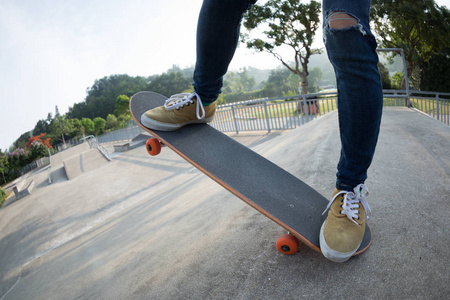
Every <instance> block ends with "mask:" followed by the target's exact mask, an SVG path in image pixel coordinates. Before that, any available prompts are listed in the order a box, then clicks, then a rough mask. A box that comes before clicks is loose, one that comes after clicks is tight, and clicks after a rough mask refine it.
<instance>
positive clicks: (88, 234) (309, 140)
mask: <svg viewBox="0 0 450 300" xmlns="http://www.w3.org/2000/svg"><path fill="white" fill-rule="evenodd" d="M233 137H235V138H237V139H238V140H241V141H242V142H244V143H246V144H247V145H250V146H251V147H252V148H253V149H254V150H255V151H257V152H259V153H260V154H262V155H263V156H265V157H267V158H269V159H270V160H272V161H274V162H275V163H277V164H279V165H280V166H281V167H283V168H285V169H286V170H288V171H289V172H291V173H293V174H294V175H296V176H298V177H299V178H301V179H303V180H304V181H306V182H307V183H308V184H310V185H311V186H313V187H314V188H316V189H317V190H318V191H319V192H321V193H322V194H324V195H326V196H329V195H330V193H331V192H332V190H333V182H334V176H335V166H336V163H337V159H338V157H339V138H338V126H337V114H336V112H333V113H330V114H328V115H326V116H324V117H321V118H319V119H317V120H315V121H312V122H310V123H308V124H306V125H303V126H302V127H300V128H297V129H295V130H292V131H289V132H285V133H283V134H279V133H273V134H271V135H268V134H264V133H262V134H261V135H255V134H254V133H252V134H246V133H242V134H239V135H238V136H234V135H233ZM449 149H450V127H448V126H446V125H444V124H442V123H440V122H438V121H436V120H433V119H431V118H429V117H427V116H425V115H423V114H421V113H418V112H416V111H412V110H409V109H405V108H390V109H386V110H385V113H384V116H383V122H382V131H381V135H380V140H379V147H378V149H377V152H376V156H375V159H374V162H373V165H372V167H371V169H370V172H369V176H370V178H369V180H368V181H367V185H368V186H369V189H370V190H371V195H370V196H369V203H370V205H371V207H372V211H373V217H372V219H371V220H370V221H369V222H370V224H371V228H372V231H373V244H372V246H371V247H370V249H369V250H368V251H367V252H366V253H364V254H363V255H361V256H358V257H356V258H353V259H351V260H350V261H349V262H347V263H345V264H336V263H332V262H329V261H327V260H326V259H324V258H323V257H322V256H321V255H320V254H318V253H316V252H314V251H312V250H310V249H309V248H308V247H306V246H303V247H302V248H301V249H300V252H299V253H297V254H296V255H293V256H284V255H282V254H280V253H278V252H277V251H276V249H275V245H274V243H275V241H276V239H277V237H278V236H279V235H280V234H282V233H284V232H283V230H282V229H281V228H280V227H279V226H278V225H276V224H274V223H273V222H271V221H270V220H269V219H267V218H266V217H264V216H262V215H261V214H259V213H257V212H256V211H255V210H253V209H252V208H251V207H249V206H247V205H246V204H245V203H244V202H242V201H241V200H239V199H238V198H236V197H234V196H233V195H231V194H230V193H229V192H227V191H226V190H224V189H223V188H221V187H220V186H219V185H217V184H216V183H215V182H213V181H212V180H210V179H209V178H207V177H206V176H204V175H203V174H202V173H200V172H199V171H198V170H197V169H195V168H193V167H192V166H191V165H189V164H188V163H186V162H185V161H184V160H182V159H181V158H179V157H178V156H177V155H176V154H174V153H173V152H172V151H170V150H169V149H165V148H163V150H165V151H163V152H162V154H161V155H159V156H157V157H150V156H148V155H147V154H146V152H145V149H144V148H143V147H141V148H137V149H134V150H131V151H128V152H125V153H123V154H121V155H119V156H116V157H115V158H114V159H113V160H112V162H111V163H108V164H106V165H104V166H102V167H101V168H98V169H96V170H93V171H91V172H88V173H84V174H82V175H80V176H78V177H76V178H75V179H73V180H68V181H63V182H59V183H55V184H52V185H48V184H47V182H46V181H45V178H46V176H45V175H46V172H43V175H42V174H40V173H38V174H37V176H36V178H35V181H36V188H35V191H34V192H33V194H32V195H30V196H27V197H25V198H23V199H21V200H19V201H16V202H14V203H11V204H10V205H7V206H6V207H4V208H2V209H1V210H0V253H1V255H0V299H76V298H78V299H282V298H291V299H299V298H307V299H311V298H317V299H331V298H349V299H361V298H378V299H386V298H391V299H444V298H448V296H449V295H450V287H449V285H448V283H449V282H450V271H449V267H448V262H449V261H450V249H449V244H450V234H449V226H448V214H449V211H450V155H449V152H448V151H449ZM39 176H41V177H42V178H41V177H39ZM41 179H42V180H41ZM261 188H264V187H261Z"/></svg>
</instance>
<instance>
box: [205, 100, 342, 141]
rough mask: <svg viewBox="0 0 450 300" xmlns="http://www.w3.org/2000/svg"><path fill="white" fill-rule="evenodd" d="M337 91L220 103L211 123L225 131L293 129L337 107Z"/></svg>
mask: <svg viewBox="0 0 450 300" xmlns="http://www.w3.org/2000/svg"><path fill="white" fill-rule="evenodd" d="M336 108H337V106H336V94H335V93H331V94H330V93H321V94H309V95H303V96H289V97H280V98H270V99H259V100H249V101H243V102H238V103H232V104H225V105H220V106H219V107H218V108H217V110H216V115H215V117H214V121H213V122H212V123H211V125H212V126H213V127H214V128H216V129H218V130H220V131H222V132H236V133H239V132H240V131H258V130H267V131H268V132H270V131H271V130H286V129H293V128H296V127H297V126H300V125H302V124H304V123H306V122H309V121H311V120H312V119H314V118H316V117H317V116H320V115H323V114H326V113H328V112H330V111H332V110H335V109H336Z"/></svg>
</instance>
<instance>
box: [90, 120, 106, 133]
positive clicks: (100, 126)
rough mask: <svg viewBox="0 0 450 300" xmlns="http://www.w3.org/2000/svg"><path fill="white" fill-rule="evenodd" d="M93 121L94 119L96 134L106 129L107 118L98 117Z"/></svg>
mask: <svg viewBox="0 0 450 300" xmlns="http://www.w3.org/2000/svg"><path fill="white" fill-rule="evenodd" d="M93 121H94V132H95V135H99V134H102V133H103V132H104V131H105V125H106V120H105V119H103V118H100V117H97V118H95V119H94V120H93Z"/></svg>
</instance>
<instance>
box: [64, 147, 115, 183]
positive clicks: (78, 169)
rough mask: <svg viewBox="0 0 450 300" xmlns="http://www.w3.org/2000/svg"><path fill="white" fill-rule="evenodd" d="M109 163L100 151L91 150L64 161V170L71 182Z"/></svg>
mask: <svg viewBox="0 0 450 300" xmlns="http://www.w3.org/2000/svg"><path fill="white" fill-rule="evenodd" d="M106 163H108V160H107V159H106V157H105V156H104V155H103V154H102V153H101V151H100V150H98V149H95V148H94V149H90V150H88V151H85V152H83V153H80V154H77V155H74V156H72V157H70V158H68V159H66V160H64V161H63V164H64V170H65V171H66V174H67V178H68V179H69V180H71V179H74V178H75V177H78V176H80V175H81V174H82V173H86V172H89V171H92V170H95V169H97V168H100V167H101V166H103V165H105V164H106Z"/></svg>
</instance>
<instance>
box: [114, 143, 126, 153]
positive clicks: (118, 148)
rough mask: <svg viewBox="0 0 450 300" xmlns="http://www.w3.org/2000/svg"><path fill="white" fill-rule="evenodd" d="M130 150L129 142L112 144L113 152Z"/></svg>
mask: <svg viewBox="0 0 450 300" xmlns="http://www.w3.org/2000/svg"><path fill="white" fill-rule="evenodd" d="M128 150H130V143H123V144H116V145H114V151H115V152H125V151H128Z"/></svg>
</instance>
